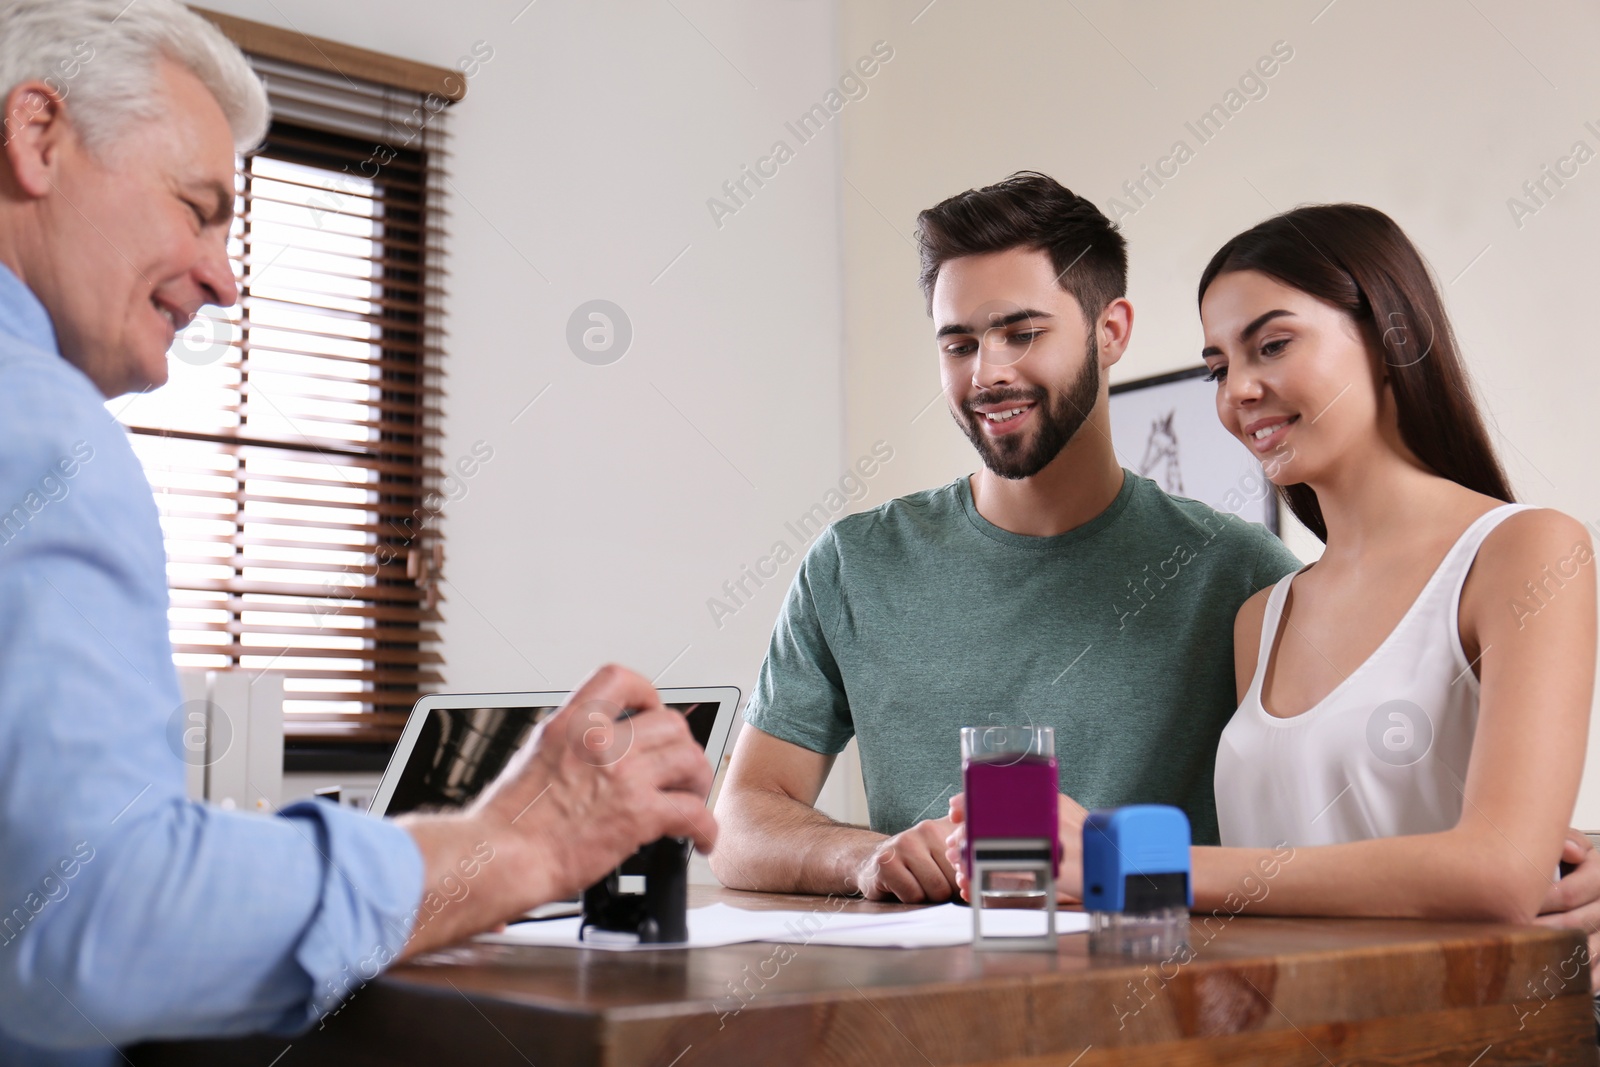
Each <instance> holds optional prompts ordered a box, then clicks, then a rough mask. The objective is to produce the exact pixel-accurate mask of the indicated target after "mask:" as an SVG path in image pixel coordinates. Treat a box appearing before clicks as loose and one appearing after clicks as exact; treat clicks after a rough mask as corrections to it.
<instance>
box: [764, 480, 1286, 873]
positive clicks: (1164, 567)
mask: <svg viewBox="0 0 1600 1067" xmlns="http://www.w3.org/2000/svg"><path fill="white" fill-rule="evenodd" d="M1124 473H1125V476H1124V478H1123V483H1122V489H1121V490H1120V491H1119V492H1118V493H1117V497H1116V499H1115V500H1114V501H1112V503H1111V506H1110V507H1108V508H1106V510H1105V511H1104V512H1103V513H1102V514H1100V515H1099V516H1097V517H1096V518H1094V519H1093V520H1091V521H1090V522H1088V523H1086V524H1085V525H1083V526H1080V527H1079V528H1077V529H1075V530H1070V531H1068V532H1067V533H1064V534H1060V535H1058V536H1055V537H1028V536H1024V535H1021V534H1014V533H1009V532H1007V531H1005V530H1002V529H1000V528H999V527H998V526H995V525H994V524H993V523H990V522H989V521H987V520H986V519H984V518H983V516H981V515H979V514H978V510H977V508H976V507H975V506H974V505H973V502H972V490H971V487H970V485H969V484H968V480H967V479H966V478H961V479H959V480H957V481H955V482H952V483H951V484H949V485H946V486H943V487H941V488H938V489H928V490H924V491H923V492H920V493H913V494H911V495H910V496H905V497H900V498H899V499H897V500H891V501H890V502H889V503H887V504H884V505H882V506H881V507H878V508H874V509H873V510H871V511H867V512H862V513H860V514H857V515H850V516H848V517H846V518H843V519H840V520H839V521H838V522H836V523H834V524H833V525H832V526H830V527H829V528H828V529H827V530H826V531H825V532H824V533H823V534H822V535H821V536H820V537H818V538H817V541H816V543H815V544H814V545H812V546H811V549H810V551H809V552H807V553H806V558H805V560H804V561H803V562H802V563H801V565H800V569H799V572H798V573H797V574H796V575H795V579H794V583H793V585H791V586H790V588H789V593H788V596H787V598H786V600H785V601H784V606H783V612H782V614H781V615H780V616H779V617H778V623H777V626H776V628H775V629H774V631H773V634H772V643H771V645H770V647H769V648H768V650H767V658H766V662H764V663H763V664H762V666H761V676H760V679H759V680H758V682H757V684H756V690H755V692H754V694H753V695H752V696H751V698H750V704H749V707H748V708H747V709H746V712H745V718H746V720H747V721H748V722H749V723H750V724H751V725H752V726H755V727H756V728H757V729H760V730H762V731H764V732H766V733H769V734H771V735H773V736H774V737H778V738H781V739H782V740H785V741H788V742H791V743H792V744H796V745H801V746H803V747H805V748H808V749H811V750H812V751H814V752H821V753H827V754H833V753H837V752H838V751H839V750H840V749H842V748H843V747H844V746H845V744H846V742H848V741H849V740H850V737H851V735H854V736H855V737H856V738H857V739H858V740H859V742H860V747H861V765H862V770H863V773H864V777H865V779H866V787H867V803H868V808H869V810H870V811H871V821H872V828H873V829H874V830H877V831H879V832H880V833H886V834H895V833H899V832H900V831H902V830H904V829H906V828H907V827H910V826H912V825H914V824H915V823H917V822H918V821H920V820H922V819H928V818H939V817H942V816H943V815H944V813H945V807H946V804H945V801H946V799H947V798H949V797H950V796H952V795H953V794H955V793H958V792H960V790H961V741H960V727H963V726H988V725H995V726H1006V725H1026V724H1030V723H1031V724H1034V725H1040V726H1053V727H1055V737H1056V759H1057V761H1058V762H1059V764H1060V769H1061V789H1062V791H1063V792H1065V793H1067V794H1068V795H1069V796H1071V797H1073V798H1074V799H1076V800H1077V801H1078V802H1079V803H1081V804H1083V805H1084V806H1085V807H1087V808H1091V809H1092V808H1098V807H1113V806H1117V805H1121V804H1133V803H1151V804H1174V805H1177V806H1178V807H1181V808H1183V809H1184V811H1186V812H1187V813H1188V815H1189V821H1190V824H1191V826H1192V827H1193V831H1194V840H1195V842H1196V843H1197V844H1215V843H1217V814H1216V803H1215V799H1214V797H1213V793H1212V771H1213V766H1214V763H1215V760H1216V752H1217V741H1218V738H1219V737H1220V736H1221V734H1222V728H1223V727H1224V726H1225V725H1227V722H1228V719H1229V717H1230V716H1231V715H1232V714H1233V711H1234V708H1235V706H1236V704H1237V702H1236V701H1235V699H1234V679H1233V619H1234V616H1235V615H1236V614H1237V613H1238V610H1239V606H1240V605H1241V604H1243V603H1244V601H1245V600H1246V599H1247V598H1248V597H1249V596H1250V594H1252V593H1254V592H1255V591H1256V590H1258V589H1260V588H1262V587H1263V586H1266V585H1270V584H1272V583H1273V582H1275V581H1277V580H1278V579H1279V578H1281V577H1283V576H1284V575H1285V574H1287V573H1289V572H1290V571H1292V570H1294V569H1296V568H1297V567H1299V566H1300V561H1299V560H1297V559H1296V558H1295V557H1294V555H1293V554H1292V553H1290V552H1289V550H1288V549H1286V548H1285V547H1284V546H1283V543H1282V542H1280V541H1279V540H1278V539H1277V538H1276V537H1274V536H1272V534H1271V533H1269V532H1268V531H1267V530H1266V529H1265V528H1264V527H1262V526H1259V525H1256V524H1254V523H1249V522H1246V521H1244V520H1243V519H1240V518H1238V517H1237V516H1234V515H1226V514H1223V513H1221V512H1217V511H1214V510H1212V509H1211V508H1209V507H1207V506H1206V505H1205V504H1202V503H1199V502H1198V501H1194V500H1184V499H1181V498H1178V497H1172V496H1168V495H1167V494H1166V493H1164V492H1162V491H1161V490H1160V489H1159V488H1158V487H1157V486H1156V484H1155V483H1154V482H1152V481H1150V480H1149V479H1147V478H1141V477H1139V476H1138V475H1136V474H1133V473H1132V472H1124Z"/></svg>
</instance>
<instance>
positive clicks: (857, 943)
mask: <svg viewBox="0 0 1600 1067" xmlns="http://www.w3.org/2000/svg"><path fill="white" fill-rule="evenodd" d="M580 922H581V920H580V919H576V918H572V919H552V920H549V921H546V922H527V923H518V924H517V925H515V926H511V927H509V928H507V929H506V930H505V932H503V933H498V934H482V935H480V936H479V937H478V940H479V941H487V942H490V943H493V944H500V945H540V946H547V947H558V948H598V949H606V950H610V951H638V950H648V949H655V948H714V947H716V946H718V945H736V944H740V943H742V942H746V941H781V942H786V943H789V944H805V945H839V946H845V947H852V946H853V947H859V948H934V947H938V946H944V945H964V944H969V943H970V942H971V941H972V910H971V909H970V908H963V907H959V906H958V905H955V904H940V905H937V906H935V907H929V908H918V909H916V910H915V911H890V912H846V911H834V910H832V909H831V908H829V907H827V906H826V905H824V906H822V907H819V908H817V909H815V910H812V911H749V910H746V909H744V908H735V907H730V906H729V905H727V904H712V905H709V906H708V907H704V908H691V909H689V940H688V942H687V943H685V944H674V945H640V944H635V943H631V942H618V941H612V940H589V941H579V940H578V926H579V923H580ZM983 928H984V932H985V933H986V934H990V933H992V934H996V935H1001V936H1020V935H1024V934H1038V933H1042V932H1043V930H1044V913H1043V912H1038V911H1012V910H995V909H991V910H989V911H985V912H984V913H983ZM1088 928H1089V917H1088V916H1087V915H1084V914H1083V913H1082V912H1075V911H1061V912H1057V913H1056V932H1057V933H1062V934H1070V933H1078V932H1080V931H1083V930H1087V929H1088Z"/></svg>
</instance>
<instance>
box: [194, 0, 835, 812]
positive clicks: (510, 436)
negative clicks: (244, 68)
mask: <svg viewBox="0 0 1600 1067" xmlns="http://www.w3.org/2000/svg"><path fill="white" fill-rule="evenodd" d="M208 3H210V6H213V7H214V8H216V9H218V10H223V11H226V12H228V13H230V14H235V15H239V16H242V17H245V18H251V19H255V20H257V21H260V22H265V23H270V24H274V25H279V26H286V27H289V28H293V29H297V30H300V31H302V32H305V33H308V34H313V35H316V36H322V37H328V38H332V39H335V40H339V41H344V42H348V43H352V44H357V45H360V46H362V47H365V48H371V49H375V50H377V51H381V52H387V53H391V54H394V55H399V56H404V57H408V58H412V59H417V60H421V61H424V62H430V63H434V64H438V65H441V66H454V65H455V64H456V61H457V60H458V58H459V57H461V56H464V55H467V54H468V53H469V52H470V51H471V50H472V48H473V45H474V44H475V42H478V41H480V40H481V41H484V42H486V43H487V44H488V45H489V46H491V47H492V48H493V49H494V56H493V59H492V60H490V61H489V63H488V64H487V65H486V66H484V67H483V69H482V71H481V73H479V74H478V75H477V76H476V77H475V78H474V79H473V80H472V81H471V82H470V84H469V88H468V94H467V98H466V100H465V101H464V102H463V103H462V104H460V105H458V106H456V107H454V108H453V109H452V111H451V116H450V122H451V124H452V126H451V132H452V147H453V150H454V162H453V175H452V181H453V182H454V185H455V188H456V190H457V195H455V196H453V197H452V199H451V203H450V205H449V206H450V215H451V220H450V225H451V228H452V240H451V244H450V248H451V256H450V264H449V266H450V283H449V284H450V299H449V309H450V316H449V331H450V338H449V352H450V367H449V378H448V381H447V383H446V388H447V390H448V394H449V395H448V399H447V401H446V410H447V412H448V420H447V423H446V440H445V451H446V456H447V458H448V459H449V460H452V461H453V460H454V459H455V458H456V457H458V456H461V455H465V454H466V453H467V452H468V451H469V449H470V448H471V447H472V445H473V444H474V443H475V442H477V441H480V440H481V441H484V442H487V443H488V444H489V445H490V446H491V447H492V448H493V449H494V458H493V460H492V461H490V462H489V463H488V464H487V465H486V466H484V467H483V469H482V471H481V473H479V474H478V475H477V476H476V477H475V478H473V479H472V480H471V481H470V482H469V483H468V488H469V491H468V495H467V496H466V498H465V499H463V500H461V501H460V502H459V503H456V504H454V505H452V506H451V508H450V509H449V511H448V513H447V525H446V540H447V545H446V549H447V562H446V574H447V576H448V585H447V586H446V588H445V595H446V603H445V605H444V611H445V615H446V622H445V625H444V628H443V636H444V653H445V659H446V663H447V666H446V669H445V674H446V677H447V684H448V686H449V687H450V688H453V689H457V690H469V691H470V690H497V689H519V688H520V689H547V688H566V687H570V686H572V685H575V684H576V683H577V682H578V681H579V680H580V679H581V678H582V677H583V676H584V675H585V674H586V673H588V672H589V671H590V670H591V669H593V668H594V667H595V666H597V665H598V664H600V663H601V662H604V661H606V660H612V659H615V660H619V661H621V662H623V663H625V664H627V665H629V666H631V667H634V668H635V669H637V670H639V671H641V672H643V673H644V674H645V675H647V676H649V677H653V678H659V681H660V683H661V684H662V685H668V686H669V685H737V686H739V688H740V689H741V690H743V691H744V692H745V693H746V694H748V693H749V691H750V688H751V685H752V684H753V682H754V680H755V675H756V670H757V668H758V667H759V665H760V662H761V657H762V655H763V653H764V652H765V649H766V642H767V638H768V636H769V634H770V631H771V627H772V622H773V619H774V618H775V617H776V614H777V610H778V606H779V604H780V603H781V600H782V596H783V592H784V589H785V588H786V586H787V583H788V581H789V579H790V578H791V577H792V575H793V573H794V563H793V562H792V561H791V562H789V563H788V564H787V565H786V566H784V567H783V568H782V569H781V572H780V573H779V574H777V575H776V577H774V578H772V579H771V580H768V581H766V582H765V584H764V585H763V586H762V587H760V588H758V587H757V586H756V585H755V584H754V583H753V582H752V581H751V580H750V579H746V580H745V590H746V591H747V592H748V593H749V594H751V595H750V596H749V597H748V598H746V596H745V595H743V594H741V595H740V598H739V599H740V600H741V601H744V602H745V603H747V604H748V607H746V606H744V605H743V604H741V603H737V602H735V601H732V600H729V599H727V598H726V595H725V594H724V592H723V588H722V587H723V583H724V582H728V581H737V580H738V579H739V577H740V575H741V571H742V569H743V568H744V567H745V566H746V565H749V566H752V567H754V566H756V565H757V564H758V561H759V560H760V558H761V557H763V556H765V555H767V554H768V553H769V551H770V550H771V548H772V546H773V544H774V542H776V541H778V540H780V539H785V540H788V541H789V542H790V544H791V547H794V548H799V547H801V546H800V545H799V542H798V541H797V540H796V539H795V538H794V537H792V536H791V535H789V534H787V532H786V531H785V528H784V523H785V522H786V521H788V520H791V519H793V518H795V517H796V516H798V515H800V514H801V513H803V512H805V511H806V510H807V509H808V508H809V507H810V506H811V505H813V504H815V503H817V502H818V501H819V500H821V499H822V498H823V496H824V494H825V493H826V491H827V490H828V489H829V488H830V486H832V485H833V484H834V483H836V482H837V480H838V479H839V477H840V474H841V468H842V466H843V464H844V462H845V457H843V456H842V455H841V442H842V422H841V419H842V415H841V412H842V403H841V396H842V382H841V363H842V360H841V341H842V327H841V322H840V293H841V282H840V250H839V235H838V230H839V224H838V218H839V211H838V185H839V180H838V173H839V172H838V150H837V132H836V127H837V121H833V122H830V123H829V125H828V127H827V128H826V129H825V131H824V132H823V134H822V135H821V136H818V137H815V138H813V139H811V140H810V141H809V142H808V143H805V144H800V143H799V141H798V139H797V138H795V137H794V136H793V135H792V134H790V133H787V132H786V131H785V128H784V123H785V121H787V120H790V119H792V118H794V117H796V116H798V115H799V114H800V113H802V112H804V111H805V110H806V109H807V108H808V107H809V106H810V105H812V104H813V103H816V102H818V101H819V100H820V99H822V98H823V96H824V94H825V93H826V91H827V90H828V89H829V88H830V87H831V86H832V84H833V83H834V82H835V80H836V79H837V78H838V77H839V73H840V72H839V69H838V63H837V61H836V52H837V39H836V25H835V20H834V13H833V7H832V4H831V3H810V2H807V3H793V2H783V0H766V2H762V3H753V4H741V5H737V6H734V5H726V4H714V3H709V2H706V0H674V3H673V4H667V3H661V2H655V0H651V2H646V0H638V2H626V3H605V4H592V5H575V4H564V3H550V2H548V0H547V2H544V3H537V4H533V5H531V6H529V7H527V8H526V10H524V11H522V13H521V15H520V17H518V12H519V10H520V9H522V7H523V5H522V4H521V3H514V2H512V0H456V2H452V3H449V4H442V3H434V2H424V0H404V2H395V0H383V2H378V0H341V2H339V3H337V4H330V3H327V2H325V0H208ZM513 18H515V19H516V21H515V24H513V22H512V20H513ZM780 138H782V139H785V140H787V141H789V142H790V147H791V148H792V149H793V150H794V156H793V158H792V159H790V160H789V161H787V162H785V163H783V164H782V165H781V166H780V167H779V168H778V173H777V174H776V176H774V177H772V178H771V179H770V180H769V181H768V182H767V184H766V185H765V186H764V187H761V188H758V187H756V186H755V185H754V184H752V183H749V182H748V180H747V182H746V187H747V188H748V189H749V190H751V192H752V195H751V196H750V197H749V198H748V200H747V201H746V202H745V204H744V206H742V207H740V208H739V209H738V210H737V211H736V212H735V213H734V214H733V215H731V216H724V217H722V218H721V219H720V222H721V225H720V227H719V226H718V225H717V224H716V222H717V221H718V220H714V219H713V215H712V212H711V211H710V209H709V208H708V206H707V200H708V198H710V197H713V196H721V195H722V192H721V186H722V183H723V182H724V181H727V180H729V179H733V178H737V177H738V176H739V174H740V168H741V166H742V165H749V166H751V167H754V166H756V164H757V162H758V161H759V160H760V158H761V157H763V156H766V155H768V154H769V153H770V151H771V148H772V145H773V142H774V141H775V140H777V139H780ZM767 169H768V170H769V171H770V170H771V166H770V165H769V166H768V167H767ZM724 202H725V203H729V204H730V206H733V205H732V204H731V202H729V201H727V200H726V199H725V198H724ZM685 249H687V250H686V251H685ZM680 253H681V258H676V257H679V255H680ZM596 298H602V299H606V300H610V301H612V302H614V303H616V304H618V305H620V306H621V307H622V308H623V310H624V311H625V312H626V313H627V315H628V316H629V318H630V319H631V321H632V324H633V331H634V337H633V342H632V345H631V348H630V349H629V350H628V352H627V354H626V356H624V357H623V358H622V359H621V360H620V361H619V362H616V363H614V364H612V365H609V366H592V365H589V364H586V363H584V362H581V361H580V360H579V359H578V358H576V356H575V355H574V354H573V353H572V351H570V350H569V348H568V345H567V341H566V329H567V321H568V317H569V315H571V313H572V312H573V311H574V309H575V308H577V307H578V305H579V304H581V303H584V302H586V301H589V300H591V299H596ZM547 387H548V389H547ZM544 390H547V391H544ZM541 391H544V392H543V393H542V395H541ZM536 396H537V397H539V399H538V402H537V403H536V404H535V405H534V406H533V407H532V408H530V409H528V410H527V411H526V412H525V413H523V414H522V415H521V417H520V418H518V414H519V412H523V409H524V408H525V407H526V405H527V404H528V402H529V401H531V400H533V399H534V398H535V397H536ZM513 419H516V421H515V423H514V424H513ZM513 531H521V532H519V533H513ZM712 597H722V598H724V603H725V604H726V605H728V606H729V607H730V608H736V609H737V610H736V611H735V612H734V613H733V614H731V615H728V616H725V617H722V618H721V619H720V620H714V619H713V616H712V613H711V611H710V609H709V608H708V605H707V601H708V599H710V598H712ZM718 622H720V625H718ZM829 799H830V803H833V804H834V806H835V807H838V804H837V803H835V802H834V800H833V797H832V796H830V798H829Z"/></svg>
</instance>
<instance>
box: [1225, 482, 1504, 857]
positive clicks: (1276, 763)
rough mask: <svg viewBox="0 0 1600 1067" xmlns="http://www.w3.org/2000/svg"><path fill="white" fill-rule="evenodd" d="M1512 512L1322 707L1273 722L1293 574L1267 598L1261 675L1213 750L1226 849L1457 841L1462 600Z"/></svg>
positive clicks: (1463, 769) (1465, 539)
mask: <svg viewBox="0 0 1600 1067" xmlns="http://www.w3.org/2000/svg"><path fill="white" fill-rule="evenodd" d="M1529 507H1530V505H1527V504H1504V505H1501V506H1500V507H1497V508H1495V509H1494V510H1493V511H1490V512H1488V513H1486V514H1484V515H1482V516H1480V517H1479V518H1478V519H1477V520H1476V521H1475V522H1473V524H1472V525H1471V526H1469V527H1467V529H1466V532H1465V533H1463V534H1462V535H1461V537H1460V539H1459V540H1457V541H1456V543H1455V544H1454V545H1453V546H1452V547H1451V549H1450V551H1449V552H1448V553H1446V554H1445V557H1444V560H1443V561H1442V562H1441V563H1440V564H1439V569H1438V570H1436V571H1434V572H1433V577H1431V578H1429V579H1428V584H1427V585H1425V586H1423V589H1422V592H1421V593H1420V594H1419V595H1418V596H1417V599H1416V601H1415V602H1414V603H1413V604H1412V605H1411V608H1410V609H1409V610H1408V611H1407V612H1406V614H1405V616H1404V617H1403V618H1402V619H1401V620H1400V622H1399V624H1398V625H1397V626H1396V627H1395V628H1394V630H1393V631H1392V632H1391V633H1390V634H1389V636H1388V637H1387V638H1385V639H1384V642H1383V644H1381V645H1379V646H1378V649H1377V651H1375V652H1373V654H1372V655H1371V656H1368V657H1367V659H1366V661H1365V662H1364V663H1362V664H1361V665H1360V666H1359V667H1357V668H1356V669H1355V670H1354V671H1353V672H1351V674H1350V676H1349V677H1347V678H1345V679H1344V681H1342V682H1340V683H1339V684H1338V685H1337V686H1336V687H1335V688H1334V690H1333V691H1332V692H1331V693H1329V694H1328V695H1327V696H1326V697H1324V698H1323V699H1322V700H1321V701H1320V702H1318V703H1317V704H1316V706H1314V707H1312V708H1311V709H1310V710H1309V711H1306V712H1304V713H1302V714H1300V715H1295V716H1293V717H1292V718H1278V717H1276V716H1273V715H1270V714H1268V713H1267V710H1266V708H1264V707H1263V706H1262V703H1261V684H1262V678H1263V677H1264V676H1265V674H1266V669H1267V662H1268V660H1269V659H1270V658H1271V655H1272V647H1273V644H1274V639H1275V638H1276V636H1277V633H1278V627H1279V625H1280V623H1281V620H1282V618H1283V603H1284V600H1285V599H1287V597H1288V595H1289V587H1290V585H1291V584H1292V583H1293V581H1294V577H1295V576H1294V575H1293V574H1290V575H1287V576H1286V577H1284V578H1283V579H1282V580H1281V581H1280V582H1278V584H1277V585H1276V586H1275V587H1273V590H1272V593H1271V594H1270V596H1269V597H1268V599H1267V610H1266V615H1265V617H1264V618H1263V619H1262V622H1261V650H1260V654H1259V655H1258V656H1257V658H1256V673H1255V677H1254V678H1253V679H1251V682H1250V689H1249V691H1248V692H1247V693H1245V695H1244V701H1243V703H1241V704H1240V705H1239V710H1238V711H1236V712H1234V715H1233V718H1232V719H1231V720H1230V721H1229V722H1228V726H1227V729H1225V730H1223V731H1222V742H1221V744H1220V745H1219V746H1218V749H1217V770H1216V793H1217V825H1218V828H1219V829H1220V831H1221V836H1222V843H1223V844H1224V845H1231V846H1236V847H1259V848H1271V847H1274V846H1277V845H1280V844H1289V845H1294V846H1297V847H1298V846H1307V845H1334V844H1342V843H1344V842H1348V841H1363V840H1367V839H1369V838H1374V837H1394V836H1398V835H1401V834H1424V833H1434V832H1438V831H1442V830H1448V829H1450V828H1451V827H1453V826H1455V825H1456V822H1457V821H1458V820H1459V819H1460V817H1461V805H1462V788H1463V787H1464V784H1465V782H1466V777H1467V760H1468V758H1469V757H1470V756H1471V755H1472V735H1473V731H1474V730H1475V729H1476V728H1477V725H1478V679H1477V677H1476V676H1475V675H1474V674H1473V673H1472V669H1471V667H1470V665H1469V664H1468V663H1467V658H1466V655H1465V653H1463V652H1462V651H1461V638H1460V629H1459V622H1458V618H1457V613H1458V611H1459V609H1460V605H1461V587H1462V586H1463V585H1464V584H1465V583H1466V579H1467V571H1469V570H1470V569H1471V568H1472V561H1473V560H1474V559H1475V558H1476V557H1477V554H1478V548H1479V546H1480V545H1482V544H1483V540H1484V538H1486V537H1488V536H1489V533H1490V531H1492V530H1493V529H1494V528H1495V527H1496V526H1498V525H1499V524H1500V523H1501V522H1502V521H1503V520H1505V519H1506V518H1508V517H1509V516H1511V515H1514V514H1516V513H1517V512H1519V511H1525V510H1527V509H1528V508H1529Z"/></svg>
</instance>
